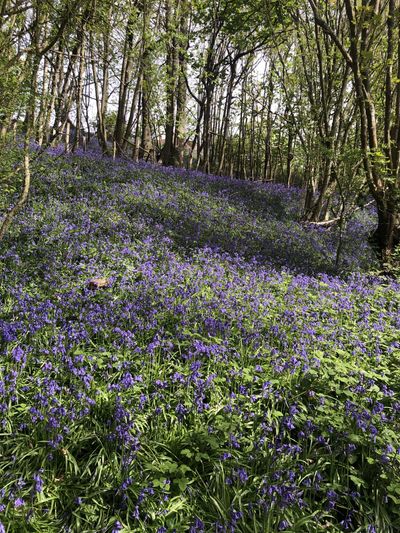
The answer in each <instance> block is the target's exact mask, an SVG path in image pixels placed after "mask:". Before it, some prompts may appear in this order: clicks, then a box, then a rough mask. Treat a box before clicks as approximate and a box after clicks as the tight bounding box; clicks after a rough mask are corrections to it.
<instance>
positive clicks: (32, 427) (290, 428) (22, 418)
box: [0, 155, 400, 533]
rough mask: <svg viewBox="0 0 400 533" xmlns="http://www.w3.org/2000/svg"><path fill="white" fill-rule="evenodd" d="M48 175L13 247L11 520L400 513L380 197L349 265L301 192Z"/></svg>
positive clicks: (321, 527) (65, 524)
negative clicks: (375, 233)
mask: <svg viewBox="0 0 400 533" xmlns="http://www.w3.org/2000/svg"><path fill="white" fill-rule="evenodd" d="M40 174H41V176H40V177H38V178H36V181H35V186H34V191H33V194H32V198H31V200H30V203H29V205H28V207H27V208H26V209H25V210H24V212H23V213H22V214H21V216H20V217H19V219H18V220H17V221H16V223H15V224H14V226H13V229H12V231H11V233H10V234H9V235H8V237H7V238H6V239H5V240H4V241H3V243H2V244H1V245H0V350H1V362H0V393H1V396H0V423H1V436H0V487H1V490H0V522H1V524H3V529H1V526H0V531H4V530H5V531H7V532H12V533H13V532H25V531H26V532H34V531H37V532H51V533H53V532H54V533H60V532H63V531H64V532H67V531H70V532H73V533H78V532H79V533H85V532H87V533H89V532H95V533H97V532H116V531H125V532H131V531H132V532H149V533H150V532H154V533H156V532H158V533H167V532H168V533H169V532H171V533H172V532H173V531H176V533H182V532H190V533H194V532H214V531H215V532H243V533H244V532H249V533H250V532H260V533H261V532H275V531H286V532H299V533H300V532H322V531H328V532H330V533H332V532H341V531H356V532H365V533H373V532H376V533H387V532H388V533H390V532H395V531H400V505H399V504H400V468H399V467H400V463H399V459H400V455H399V454H400V432H399V425H400V365H399V362H400V334H399V329H400V312H399V310H400V285H399V283H397V282H395V281H388V280H381V279H378V278H375V277H373V276H372V275H370V274H368V271H369V270H370V269H371V265H372V266H373V262H374V259H373V254H372V252H371V251H370V249H369V247H368V244H367V239H366V237H367V235H368V233H369V232H370V231H371V228H372V227H373V217H372V215H371V213H370V212H369V211H359V212H358V213H357V216H356V217H355V218H354V220H352V222H351V224H349V226H348V228H347V231H346V235H345V237H344V249H343V256H342V262H341V276H340V277H339V276H335V275H334V271H335V269H334V262H335V254H336V247H337V238H338V236H337V230H336V229H335V228H331V229H323V228H320V227H319V228H315V227H310V226H305V225H303V224H301V223H300V222H299V218H300V212H301V200H302V191H301V190H298V189H286V188H284V187H282V186H279V185H262V184H256V183H247V182H242V181H234V180H229V179H225V178H217V177H213V176H206V175H204V174H201V173H196V172H187V171H185V170H179V169H172V168H171V169H162V168H159V167H154V166H149V165H145V164H141V165H139V164H133V163H127V162H123V161H115V162H113V161H111V160H107V159H98V158H97V157H96V156H90V155H86V156H83V155H80V156H69V157H54V156H48V157H47V159H46V160H44V161H43V162H42V163H41V172H40ZM97 278H104V279H105V283H104V285H105V286H104V287H103V288H99V289H95V288H94V286H93V283H92V284H91V283H90V280H93V279H97Z"/></svg>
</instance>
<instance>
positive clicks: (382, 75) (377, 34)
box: [309, 0, 400, 262]
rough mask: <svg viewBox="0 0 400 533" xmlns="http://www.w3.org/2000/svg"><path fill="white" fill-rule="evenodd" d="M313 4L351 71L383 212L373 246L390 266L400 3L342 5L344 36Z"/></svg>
mask: <svg viewBox="0 0 400 533" xmlns="http://www.w3.org/2000/svg"><path fill="white" fill-rule="evenodd" d="M309 4H310V6H311V8H312V11H313V14H314V19H315V22H316V24H317V25H318V26H319V27H321V28H322V30H323V31H324V32H325V34H326V35H328V36H329V37H330V39H331V40H332V41H333V42H334V44H335V46H336V47H337V48H338V50H339V51H340V53H341V54H342V56H343V58H344V59H345V61H346V63H347V65H348V66H349V68H350V69H351V72H352V80H353V85H354V89H355V93H356V97H357V107H358V116H359V122H360V146H361V150H362V154H363V165H364V171H365V175H366V179H367V183H368V186H369V190H370V193H371V195H372V196H373V198H374V200H375V203H376V207H377V211H378V225H377V228H376V231H375V232H374V235H373V242H374V244H375V246H376V247H377V249H378V253H379V257H380V259H381V260H382V261H383V262H390V261H391V257H392V255H393V252H394V249H395V247H396V246H397V245H398V244H399V243H400V205H399V204H400V202H399V189H400V83H399V82H398V80H399V79H400V44H399V43H400V24H399V22H400V2H399V0H389V1H388V2H382V1H380V0H362V2H352V1H351V0H343V2H339V5H340V6H344V8H345V16H346V24H347V28H346V30H347V31H346V33H345V34H344V35H342V34H338V33H337V32H336V31H335V30H334V29H333V28H332V26H331V25H330V24H329V22H328V21H327V20H326V18H324V17H323V15H322V14H321V10H320V6H319V4H317V2H316V1H314V0H309ZM346 38H348V40H349V45H347V42H346ZM382 95H383V96H382Z"/></svg>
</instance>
